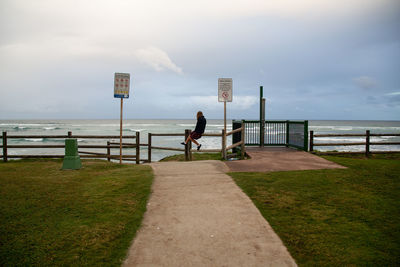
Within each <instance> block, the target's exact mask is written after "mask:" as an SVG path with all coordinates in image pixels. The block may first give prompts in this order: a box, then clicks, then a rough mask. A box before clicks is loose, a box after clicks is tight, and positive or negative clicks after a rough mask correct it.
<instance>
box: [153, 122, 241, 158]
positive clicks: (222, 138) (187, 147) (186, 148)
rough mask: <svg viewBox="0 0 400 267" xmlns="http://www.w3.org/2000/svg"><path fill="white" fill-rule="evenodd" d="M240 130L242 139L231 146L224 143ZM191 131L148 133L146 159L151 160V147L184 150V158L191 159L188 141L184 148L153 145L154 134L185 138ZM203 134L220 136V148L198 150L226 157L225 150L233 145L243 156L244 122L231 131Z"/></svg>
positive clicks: (190, 146)
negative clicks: (239, 149)
mask: <svg viewBox="0 0 400 267" xmlns="http://www.w3.org/2000/svg"><path fill="white" fill-rule="evenodd" d="M237 132H241V133H242V140H241V141H240V142H237V143H235V144H232V145H231V146H227V145H226V137H227V136H229V135H231V134H234V133H237ZM190 133H191V130H188V129H187V130H185V133H181V134H180V133H148V144H146V146H147V148H148V160H149V162H151V154H152V150H153V149H160V150H170V151H179V152H184V153H185V160H186V161H189V160H192V144H191V142H190V141H189V143H188V144H187V145H186V146H185V148H176V147H159V146H153V145H152V143H153V137H155V136H164V137H166V136H184V137H185V140H187V138H188V137H189V135H190ZM203 136H209V137H220V138H221V144H222V145H221V149H201V150H199V152H217V153H222V156H223V157H224V158H225V159H227V151H228V150H230V149H233V148H235V147H238V146H241V158H242V159H243V158H244V155H245V146H244V124H243V125H242V127H241V128H238V129H235V130H233V131H231V132H228V133H226V134H225V131H224V130H222V131H221V133H205V134H203Z"/></svg>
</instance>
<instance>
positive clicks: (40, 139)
mask: <svg viewBox="0 0 400 267" xmlns="http://www.w3.org/2000/svg"><path fill="white" fill-rule="evenodd" d="M24 140H26V141H29V142H42V141H43V138H25V139H24Z"/></svg>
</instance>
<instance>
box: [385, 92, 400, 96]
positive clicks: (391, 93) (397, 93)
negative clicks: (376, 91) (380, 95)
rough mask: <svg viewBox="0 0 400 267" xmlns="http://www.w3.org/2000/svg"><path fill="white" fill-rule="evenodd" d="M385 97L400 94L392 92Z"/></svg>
mask: <svg viewBox="0 0 400 267" xmlns="http://www.w3.org/2000/svg"><path fill="white" fill-rule="evenodd" d="M385 95H387V96H398V95H400V92H392V93H388V94H385Z"/></svg>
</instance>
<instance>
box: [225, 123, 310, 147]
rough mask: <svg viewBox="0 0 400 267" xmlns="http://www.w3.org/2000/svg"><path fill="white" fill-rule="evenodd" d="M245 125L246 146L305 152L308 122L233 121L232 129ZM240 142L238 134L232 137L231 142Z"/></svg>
mask: <svg viewBox="0 0 400 267" xmlns="http://www.w3.org/2000/svg"><path fill="white" fill-rule="evenodd" d="M242 122H243V123H244V125H245V144H246V146H289V147H295V148H298V149H302V150H304V151H307V149H308V121H265V122H264V124H263V123H260V121H257V120H242V121H237V120H236V121H235V120H234V121H233V122H232V124H233V125H232V129H233V130H235V129H237V128H240V127H241V123H242ZM237 140H240V133H237V134H236V135H235V134H234V135H233V138H232V142H233V143H235V142H237Z"/></svg>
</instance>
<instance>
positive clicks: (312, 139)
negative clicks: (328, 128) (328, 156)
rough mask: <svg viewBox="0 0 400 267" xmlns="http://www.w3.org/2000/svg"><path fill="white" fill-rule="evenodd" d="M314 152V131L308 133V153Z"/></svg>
mask: <svg viewBox="0 0 400 267" xmlns="http://www.w3.org/2000/svg"><path fill="white" fill-rule="evenodd" d="M313 151H314V131H310V152H313Z"/></svg>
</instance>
